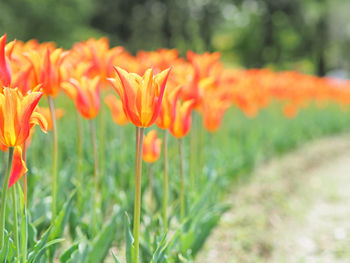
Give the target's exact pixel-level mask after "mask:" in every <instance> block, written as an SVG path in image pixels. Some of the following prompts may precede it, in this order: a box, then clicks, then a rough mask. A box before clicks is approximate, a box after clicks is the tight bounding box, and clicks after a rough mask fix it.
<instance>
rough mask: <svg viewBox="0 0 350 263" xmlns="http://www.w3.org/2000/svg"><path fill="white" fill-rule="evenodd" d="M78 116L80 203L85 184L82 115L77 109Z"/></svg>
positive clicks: (78, 186) (78, 184) (78, 182)
mask: <svg viewBox="0 0 350 263" xmlns="http://www.w3.org/2000/svg"><path fill="white" fill-rule="evenodd" d="M76 116H77V151H78V161H77V183H76V186H77V188H78V189H79V191H78V203H79V204H81V203H82V199H83V198H82V193H83V189H82V184H83V170H82V169H83V128H82V123H81V117H80V115H79V112H78V111H76Z"/></svg>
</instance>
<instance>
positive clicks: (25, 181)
mask: <svg viewBox="0 0 350 263" xmlns="http://www.w3.org/2000/svg"><path fill="white" fill-rule="evenodd" d="M22 152H23V154H22V157H23V161H24V162H25V163H26V162H27V142H26V141H24V143H23V150H22ZM23 195H24V205H25V206H26V207H27V198H28V181H27V173H24V175H23Z"/></svg>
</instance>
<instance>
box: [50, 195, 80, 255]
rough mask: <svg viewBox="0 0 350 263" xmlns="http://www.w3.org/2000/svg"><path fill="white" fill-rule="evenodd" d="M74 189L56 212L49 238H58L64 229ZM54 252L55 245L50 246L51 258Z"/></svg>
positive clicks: (71, 204)
mask: <svg viewBox="0 0 350 263" xmlns="http://www.w3.org/2000/svg"><path fill="white" fill-rule="evenodd" d="M75 194H76V191H74V192H73V193H72V194H71V196H70V197H69V199H68V201H67V202H66V203H65V204H64V206H63V208H62V210H61V212H60V213H59V214H58V216H57V217H56V219H55V222H54V224H53V227H52V230H51V233H50V236H49V240H54V239H56V238H59V237H60V236H61V235H62V233H63V231H64V227H65V226H66V224H67V222H68V219H69V215H70V212H71V211H72V207H73V199H74V197H75ZM54 253H55V246H52V247H51V248H50V257H51V259H52V258H53V256H54Z"/></svg>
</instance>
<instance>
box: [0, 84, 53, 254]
mask: <svg viewBox="0 0 350 263" xmlns="http://www.w3.org/2000/svg"><path fill="white" fill-rule="evenodd" d="M3 92H4V93H3V94H2V93H0V143H1V144H2V145H4V146H6V147H9V159H8V165H7V169H6V172H5V177H4V180H3V188H2V195H1V211H0V231H1V232H0V250H1V249H2V247H3V242H4V230H5V211H6V199H7V189H8V188H9V186H12V185H13V184H14V183H15V182H16V181H17V180H18V178H19V177H20V175H21V173H22V171H23V170H22V169H21V168H20V167H21V162H18V159H19V158H22V157H21V155H22V154H21V152H20V150H19V149H18V147H19V146H21V145H23V143H24V142H25V141H26V139H27V138H28V137H29V134H30V129H31V128H32V127H33V126H34V125H35V124H37V125H39V126H40V128H41V129H42V130H43V131H44V132H46V128H47V122H46V120H45V118H44V117H43V116H42V115H41V114H40V113H38V112H36V111H35V108H36V106H37V104H38V102H39V100H40V98H41V96H42V93H41V92H32V93H29V94H28V95H25V96H23V95H22V94H21V93H20V92H19V91H18V89H11V88H4V89H3ZM14 153H15V166H14V168H12V163H13V157H14ZM18 164H19V165H18ZM22 164H23V163H22ZM11 170H12V171H13V173H12V179H11V181H10V177H11ZM17 173H18V174H17ZM14 202H15V200H14Z"/></svg>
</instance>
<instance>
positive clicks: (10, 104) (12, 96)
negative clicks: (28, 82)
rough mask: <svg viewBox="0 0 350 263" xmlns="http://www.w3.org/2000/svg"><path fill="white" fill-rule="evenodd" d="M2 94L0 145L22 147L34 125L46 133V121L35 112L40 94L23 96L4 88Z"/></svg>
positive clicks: (33, 93) (15, 90)
mask: <svg viewBox="0 0 350 263" xmlns="http://www.w3.org/2000/svg"><path fill="white" fill-rule="evenodd" d="M3 92H4V93H0V143H2V144H3V145H5V146H8V147H11V146H20V145H22V144H23V143H24V141H25V140H26V139H27V138H28V136H29V132H30V129H31V127H33V125H35V124H38V125H39V126H40V128H41V129H42V130H43V131H44V132H46V130H47V121H46V119H45V118H44V116H43V115H41V114H40V113H38V112H36V111H35V108H36V106H37V105H38V102H39V100H40V98H41V96H42V95H43V93H42V92H31V93H29V94H27V95H25V96H24V95H22V94H21V93H20V92H19V91H18V89H11V88H4V91H3Z"/></svg>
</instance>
